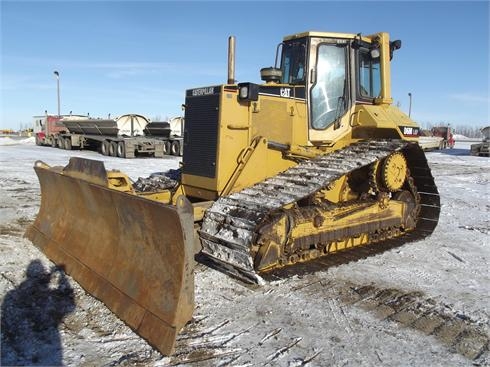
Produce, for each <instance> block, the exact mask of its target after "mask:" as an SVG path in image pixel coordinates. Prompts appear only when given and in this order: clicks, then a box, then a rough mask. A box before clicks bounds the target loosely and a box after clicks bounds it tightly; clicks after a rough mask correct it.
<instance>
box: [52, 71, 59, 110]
mask: <svg viewBox="0 0 490 367" xmlns="http://www.w3.org/2000/svg"><path fill="white" fill-rule="evenodd" d="M53 73H54V75H56V86H57V91H58V117H60V116H61V113H60V73H59V72H58V71H56V70H55V71H54V72H53Z"/></svg>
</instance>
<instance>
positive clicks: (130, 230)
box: [26, 158, 194, 355]
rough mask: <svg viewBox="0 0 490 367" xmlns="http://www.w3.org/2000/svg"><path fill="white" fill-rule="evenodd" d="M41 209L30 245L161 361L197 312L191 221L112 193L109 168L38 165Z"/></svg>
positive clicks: (186, 211) (184, 210)
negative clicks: (62, 269) (142, 340)
mask: <svg viewBox="0 0 490 367" xmlns="http://www.w3.org/2000/svg"><path fill="white" fill-rule="evenodd" d="M34 170H35V171H36V174H37V176H38V178H39V182H40V185H41V207H40V210H39V214H38V216H37V218H36V220H35V221H34V224H33V225H32V226H30V227H29V229H28V230H27V232H26V237H27V238H29V239H30V240H31V241H32V242H33V243H34V244H35V245H36V246H38V247H39V248H40V249H41V250H42V251H43V252H44V253H45V254H46V255H47V256H48V257H49V258H50V259H51V260H52V261H54V262H55V263H56V264H58V265H62V266H64V267H65V270H66V272H67V273H68V274H70V275H71V276H73V278H75V279H76V280H77V282H78V283H80V285H81V286H82V287H83V288H85V289H86V290H87V291H88V292H89V293H91V294H92V295H94V296H95V297H96V298H98V299H100V300H101V301H102V302H104V303H105V304H106V305H107V307H109V308H110V309H111V310H112V311H113V312H114V313H115V314H116V315H117V316H118V317H119V318H121V319H122V320H123V321H125V322H126V323H127V324H128V325H129V326H130V327H131V328H132V329H134V330H135V332H137V333H138V334H139V335H141V336H142V337H143V338H145V339H146V340H147V341H148V342H149V343H150V344H151V345H152V346H154V347H155V348H156V349H158V350H159V351H160V352H162V353H163V354H166V355H169V354H171V353H172V351H173V349H174V344H175V339H176V335H177V333H178V332H179V331H180V329H181V328H182V327H183V326H184V325H185V324H186V322H187V321H189V320H190V319H191V317H192V313H193V310H194V274H193V272H194V259H193V256H194V251H193V236H194V232H193V214H192V207H191V205H190V203H189V202H188V201H187V200H186V199H185V198H184V197H183V196H182V197H180V198H179V200H178V203H177V205H176V206H171V205H164V204H161V203H158V202H156V201H152V200H148V199H144V198H141V197H139V196H136V195H132V194H128V193H124V192H120V191H116V190H112V189H109V188H107V186H106V185H107V173H106V170H105V168H104V164H103V163H102V162H100V161H93V160H87V159H81V158H71V159H70V163H69V164H68V166H66V167H65V168H63V169H61V168H60V167H53V168H50V167H49V166H48V165H46V164H44V163H43V162H40V161H38V162H36V164H35V166H34Z"/></svg>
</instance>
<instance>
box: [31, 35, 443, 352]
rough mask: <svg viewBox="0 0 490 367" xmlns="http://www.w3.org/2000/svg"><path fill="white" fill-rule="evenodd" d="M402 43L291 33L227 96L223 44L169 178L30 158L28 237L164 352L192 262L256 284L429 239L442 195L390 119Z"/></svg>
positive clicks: (411, 130) (408, 127) (185, 302)
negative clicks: (287, 270)
mask: <svg viewBox="0 0 490 367" xmlns="http://www.w3.org/2000/svg"><path fill="white" fill-rule="evenodd" d="M400 46H401V42H400V41H390V40H389V35H388V34H387V33H377V34H374V35H368V36H365V35H361V34H344V33H326V32H305V33H299V34H294V35H291V36H287V37H285V38H284V39H283V41H282V42H281V43H280V44H279V45H278V47H277V50H276V62H275V65H274V66H273V67H268V68H263V69H262V70H261V71H260V74H261V79H262V80H263V83H261V84H255V83H248V82H247V83H236V82H235V73H234V70H235V67H234V55H235V52H234V50H235V40H234V38H233V37H230V39H229V66H228V82H227V83H226V84H223V85H213V86H207V87H203V88H193V89H189V90H187V91H186V96H185V105H184V107H185V129H184V154H183V159H182V164H181V168H180V170H179V171H178V172H172V175H170V174H166V175H162V176H153V177H150V178H148V179H146V181H144V182H136V183H133V182H131V180H130V179H129V178H128V177H127V175H125V174H124V173H122V172H119V171H115V170H109V171H108V170H106V169H105V167H104V164H103V163H102V162H100V161H94V160H87V159H82V158H77V157H74V158H71V159H70V162H69V164H68V165H67V166H66V167H50V166H48V165H47V164H45V163H43V162H40V161H38V162H36V163H35V167H34V168H35V171H36V173H37V175H38V177H39V181H40V186H41V207H40V211H39V214H38V216H37V218H36V220H35V222H34V223H33V225H32V226H31V227H30V228H29V229H28V231H27V233H26V235H27V237H28V238H29V239H31V240H32V242H33V243H34V244H35V245H37V246H38V247H40V248H41V249H42V250H43V251H44V252H45V253H46V254H47V256H48V257H49V258H50V259H52V260H53V261H54V262H55V263H57V264H60V265H63V266H64V267H65V269H66V271H67V273H69V274H70V275H72V276H73V277H74V278H75V279H76V280H77V281H78V282H79V283H80V284H81V285H82V286H83V287H84V288H85V289H86V290H87V291H88V292H90V293H91V294H93V295H94V296H95V297H97V298H99V299H101V300H102V301H103V302H104V303H105V304H106V305H107V306H108V307H109V308H110V309H111V310H112V311H113V312H114V313H115V314H116V315H118V316H119V317H120V318H121V319H122V320H124V321H125V322H126V323H127V324H128V325H129V326H130V327H132V328H133V329H134V330H135V331H136V332H137V333H139V334H140V335H141V336H142V337H144V338H145V339H146V340H147V341H148V342H149V343H150V344H152V345H153V346H154V347H156V348H157V349H158V350H160V351H161V352H162V353H164V354H170V353H172V351H173V348H174V344H175V338H176V335H177V333H178V332H179V330H180V329H181V328H182V327H183V326H184V325H185V324H186V323H187V322H188V321H189V320H190V319H191V318H192V313H193V309H194V274H193V271H194V265H195V262H194V261H195V256H197V255H199V256H200V257H201V258H205V259H207V262H206V263H207V264H210V265H212V266H213V267H214V268H216V269H218V270H220V271H223V272H226V273H228V274H231V275H232V276H234V277H238V278H240V279H242V280H243V281H249V282H255V283H261V282H262V281H263V275H264V274H268V273H269V272H273V271H277V269H278V268H284V267H294V266H295V264H297V263H303V264H304V263H308V262H309V261H311V260H313V259H318V258H321V257H323V256H329V254H331V253H335V252H339V251H344V250H349V251H356V249H358V248H359V247H360V246H378V243H383V242H385V243H386V241H392V240H393V239H396V240H397V241H398V243H401V242H409V241H414V240H418V239H422V238H424V237H426V236H428V235H430V234H431V233H432V231H433V230H434V228H435V227H436V225H437V222H438V218H439V211H440V200H439V195H438V191H437V188H436V186H435V184H434V179H433V177H432V175H431V172H430V169H429V167H428V163H427V160H426V158H425V155H424V153H423V151H422V150H421V149H420V147H419V145H418V144H417V137H418V131H419V127H418V126H417V124H416V123H414V122H413V121H411V120H410V119H409V117H408V116H407V115H405V114H404V113H402V112H401V111H400V110H399V109H397V108H396V107H394V106H392V98H391V92H390V61H391V59H392V57H393V54H394V52H395V51H396V50H397V49H399V48H400ZM171 176H172V177H171ZM139 181H140V180H139ZM350 249H352V250H350Z"/></svg>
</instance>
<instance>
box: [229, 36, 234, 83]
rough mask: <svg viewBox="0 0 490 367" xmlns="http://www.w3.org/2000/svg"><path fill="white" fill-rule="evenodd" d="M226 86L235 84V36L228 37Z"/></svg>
mask: <svg viewBox="0 0 490 367" xmlns="http://www.w3.org/2000/svg"><path fill="white" fill-rule="evenodd" d="M228 84H235V36H230V37H228Z"/></svg>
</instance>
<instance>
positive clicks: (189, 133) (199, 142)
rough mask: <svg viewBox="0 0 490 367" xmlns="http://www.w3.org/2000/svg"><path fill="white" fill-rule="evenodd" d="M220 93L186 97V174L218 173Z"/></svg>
mask: <svg viewBox="0 0 490 367" xmlns="http://www.w3.org/2000/svg"><path fill="white" fill-rule="evenodd" d="M219 96H220V95H219V94H212V95H204V96H187V97H186V99H185V127H184V157H183V167H182V172H183V173H184V174H190V175H196V176H204V177H209V178H214V177H215V176H216V152H217V144H218V118H219Z"/></svg>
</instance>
